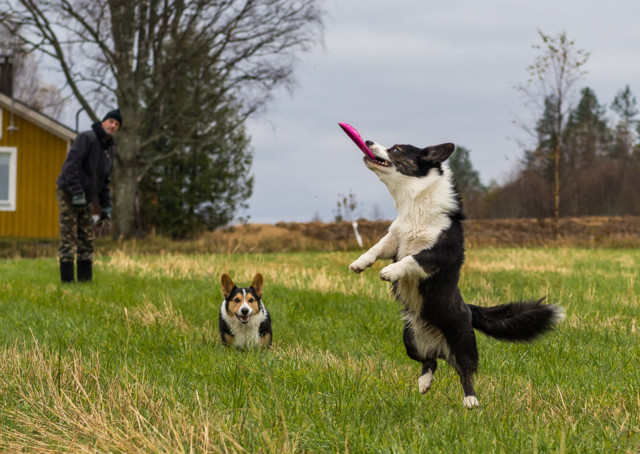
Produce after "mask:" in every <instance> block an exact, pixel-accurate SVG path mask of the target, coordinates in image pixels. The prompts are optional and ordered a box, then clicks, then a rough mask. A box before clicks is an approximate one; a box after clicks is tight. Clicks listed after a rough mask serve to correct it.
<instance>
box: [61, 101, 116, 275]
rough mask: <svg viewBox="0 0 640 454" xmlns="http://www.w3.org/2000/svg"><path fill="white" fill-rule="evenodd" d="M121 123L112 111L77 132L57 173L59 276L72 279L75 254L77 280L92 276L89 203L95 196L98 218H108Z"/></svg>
mask: <svg viewBox="0 0 640 454" xmlns="http://www.w3.org/2000/svg"><path fill="white" fill-rule="evenodd" d="M121 126H122V116H121V115H120V110H119V109H116V110H112V111H111V112H109V113H107V115H105V117H104V118H103V119H102V122H95V123H94V124H93V125H92V126H91V130H89V131H85V132H81V133H80V134H78V136H77V137H76V140H75V141H74V142H73V145H72V146H71V149H70V150H69V153H67V158H66V159H65V161H64V164H63V165H62V171H61V172H60V176H58V180H57V184H58V190H57V197H58V206H59V207H60V247H59V248H58V260H59V261H60V279H61V280H62V282H74V267H73V259H74V254H75V255H76V256H77V264H78V282H87V281H91V280H92V278H93V272H92V262H93V240H94V233H93V218H92V212H91V211H92V202H93V200H94V199H95V198H96V197H97V198H98V203H99V204H100V207H101V208H102V214H101V215H100V219H101V220H108V219H111V209H112V207H111V189H110V188H109V185H110V183H111V171H112V170H113V159H114V155H115V151H116V148H115V145H116V144H115V142H114V141H113V134H115V133H116V132H117V131H118V130H119V129H120V127H121Z"/></svg>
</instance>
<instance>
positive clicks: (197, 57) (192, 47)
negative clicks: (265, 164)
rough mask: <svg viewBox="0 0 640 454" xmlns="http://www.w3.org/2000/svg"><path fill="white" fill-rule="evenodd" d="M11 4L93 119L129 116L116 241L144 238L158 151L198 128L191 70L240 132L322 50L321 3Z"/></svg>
mask: <svg viewBox="0 0 640 454" xmlns="http://www.w3.org/2000/svg"><path fill="white" fill-rule="evenodd" d="M13 2H14V3H12V5H13V7H11V11H10V13H11V14H12V15H13V17H15V18H17V19H19V23H20V25H21V28H20V30H19V36H20V38H21V40H22V43H24V44H25V45H27V46H29V47H30V48H32V49H35V50H38V51H40V52H42V53H44V54H45V55H47V56H49V57H51V58H53V59H54V60H55V61H57V62H58V64H59V66H60V69H61V71H62V73H63V75H64V78H65V80H66V83H67V85H68V87H67V89H68V90H69V91H70V92H71V93H73V96H74V97H75V99H76V100H77V101H78V103H79V104H80V105H81V106H82V108H83V109H84V110H85V111H86V112H87V114H88V115H89V116H90V117H91V118H92V119H93V120H94V121H98V119H99V118H100V117H99V115H98V113H100V114H102V113H103V112H97V111H96V106H98V107H100V109H101V110H104V111H106V110H108V109H111V108H112V107H113V106H114V105H115V104H117V105H118V106H119V108H120V110H121V112H122V116H123V128H122V130H121V131H120V132H119V133H118V134H119V137H118V153H117V161H116V168H115V173H114V195H115V201H116V204H115V226H116V234H120V235H122V236H124V237H125V238H128V237H131V236H133V235H134V234H135V233H137V229H138V226H137V225H136V219H137V215H138V211H139V209H138V207H137V192H138V191H137V189H138V184H139V182H140V179H141V178H142V176H143V175H144V173H145V171H146V170H147V169H149V168H150V167H151V166H153V165H155V164H156V163H157V162H158V161H160V160H162V159H165V158H167V157H169V156H171V155H172V153H173V151H172V150H169V151H167V152H166V153H164V154H159V153H158V152H157V147H153V146H152V145H153V143H154V142H156V141H158V140H160V139H163V138H164V137H165V135H166V134H167V131H171V133H172V141H173V142H177V141H176V139H177V138H176V136H175V132H176V131H178V130H182V131H183V135H182V138H183V140H184V141H185V142H188V141H189V140H190V139H191V138H192V137H193V134H192V133H193V131H194V129H195V128H197V127H198V126H197V125H196V124H190V123H187V122H186V121H184V119H185V118H187V117H188V115H187V113H188V111H189V109H190V108H191V106H192V105H193V100H194V97H195V96H197V94H196V93H195V92H194V91H190V90H189V87H190V85H189V83H188V80H185V77H184V76H182V75H183V74H184V73H185V71H184V70H183V69H184V68H186V67H189V68H190V69H191V71H189V73H191V74H193V73H200V74H203V75H206V77H210V80H209V85H210V87H212V89H211V90H208V92H207V96H206V98H202V99H201V100H200V101H201V103H202V104H203V105H207V106H209V107H210V108H211V109H223V108H225V105H226V104H229V103H231V104H232V105H233V109H234V111H236V112H239V114H238V115H237V117H236V118H237V119H238V121H237V122H236V126H237V127H242V125H243V123H244V120H246V118H247V117H248V116H250V115H252V114H253V113H255V112H256V111H258V110H260V109H262V108H263V107H264V106H265V104H266V103H267V102H268V101H269V100H270V93H271V92H272V90H273V89H274V88H276V87H279V86H282V85H285V86H290V84H291V82H292V74H293V68H294V63H295V56H296V54H297V53H298V52H299V51H303V50H307V49H308V48H309V47H310V46H311V45H312V44H313V43H315V42H316V41H317V39H318V38H319V36H320V31H321V25H322V24H321V11H320V9H319V8H318V7H317V5H316V3H317V0H163V1H160V0H107V1H104V2H94V1H92V0H13ZM0 14H2V12H1V11H0ZM198 69H201V71H198ZM181 77H182V78H181ZM177 82H179V83H177ZM201 82H202V81H201ZM214 88H215V90H214ZM175 90H182V93H181V95H182V96H183V97H184V99H185V102H184V103H176V102H175V98H176V96H175ZM167 98H170V99H168V100H167ZM221 105H222V106H221Z"/></svg>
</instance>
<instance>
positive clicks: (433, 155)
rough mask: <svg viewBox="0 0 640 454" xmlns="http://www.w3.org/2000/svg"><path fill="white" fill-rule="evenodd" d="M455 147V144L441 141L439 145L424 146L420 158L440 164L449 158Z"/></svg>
mask: <svg viewBox="0 0 640 454" xmlns="http://www.w3.org/2000/svg"><path fill="white" fill-rule="evenodd" d="M455 149H456V146H455V145H454V144H452V143H441V144H440V145H433V146H430V147H426V148H423V149H422V159H425V160H428V161H433V162H437V163H440V164H441V163H443V162H445V161H446V160H447V159H449V156H451V153H453V151H454V150H455Z"/></svg>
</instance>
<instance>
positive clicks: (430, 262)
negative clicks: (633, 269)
mask: <svg viewBox="0 0 640 454" xmlns="http://www.w3.org/2000/svg"><path fill="white" fill-rule="evenodd" d="M366 144H367V146H368V147H369V149H370V150H371V152H372V153H373V155H374V156H375V158H376V159H375V160H373V159H371V158H370V157H368V156H365V158H364V162H365V164H366V166H367V167H368V168H369V169H371V170H372V171H374V172H375V173H376V174H377V175H378V177H379V178H380V180H382V182H383V183H385V184H386V185H387V188H388V189H389V192H390V193H391V195H392V196H393V199H394V202H395V206H396V210H397V212H398V217H397V218H396V220H395V221H393V223H392V224H391V225H390V227H389V231H388V233H387V234H386V235H385V236H384V237H383V238H382V239H381V240H380V241H379V242H378V243H377V244H376V245H374V246H373V247H372V248H371V249H369V250H368V251H367V252H365V253H364V254H363V255H361V256H360V257H359V258H358V259H357V260H356V261H355V262H353V263H352V264H351V265H350V266H349V268H350V269H351V270H352V271H353V272H356V273H361V272H362V271H364V270H365V269H366V268H368V267H370V266H371V265H372V264H373V263H374V262H375V261H376V260H378V259H392V260H393V263H391V264H389V265H387V266H385V267H384V268H382V270H381V271H380V279H382V280H384V281H389V282H391V283H392V288H393V293H394V295H395V297H396V299H397V300H398V301H399V302H400V303H401V304H402V305H403V306H404V322H405V323H404V332H403V340H404V345H405V348H406V351H407V354H408V355H409V357H410V358H412V359H414V360H416V361H418V362H420V363H422V372H421V375H420V378H419V379H418V389H419V391H420V393H421V394H424V393H426V392H427V391H428V390H429V388H430V387H431V382H432V378H433V373H434V372H435V370H436V367H437V363H436V360H437V359H445V360H446V361H447V362H449V364H451V366H452V367H453V368H454V369H455V370H456V372H457V373H458V375H459V376H460V381H461V383H462V388H463V390H464V400H463V405H464V406H465V407H467V408H473V407H476V406H478V405H479V403H478V399H477V398H476V393H475V390H474V387H473V375H474V373H475V372H476V371H477V368H478V350H477V347H476V338H475V332H474V328H475V329H478V330H480V331H482V332H483V333H485V334H487V335H489V336H492V337H495V338H497V339H501V340H506V341H512V342H526V341H532V340H534V339H535V338H536V337H538V336H539V335H541V334H542V333H544V332H545V331H548V330H550V329H552V328H553V327H554V326H555V325H556V324H558V323H559V322H560V321H561V320H562V319H563V318H564V312H563V311H562V309H561V308H560V307H558V306H555V305H545V304H543V303H542V300H538V301H522V302H514V303H508V304H503V305H499V306H495V307H488V308H487V307H479V306H474V305H471V304H466V303H465V302H464V300H463V299H462V295H461V294H460V290H459V289H458V280H459V278H460V268H461V267H462V263H463V261H464V234H463V225H462V221H463V220H464V218H465V216H464V213H463V211H462V202H461V197H460V194H459V193H458V191H457V189H456V186H455V183H454V179H453V175H452V173H451V170H450V169H449V167H448V165H447V164H446V163H445V161H446V160H447V159H448V158H449V156H451V154H452V153H453V151H454V149H455V146H454V145H453V144H451V143H445V144H441V145H436V146H431V147H426V148H417V147H414V146H412V145H394V146H393V147H391V148H385V147H383V146H381V145H378V144H376V143H374V142H370V141H367V142H366Z"/></svg>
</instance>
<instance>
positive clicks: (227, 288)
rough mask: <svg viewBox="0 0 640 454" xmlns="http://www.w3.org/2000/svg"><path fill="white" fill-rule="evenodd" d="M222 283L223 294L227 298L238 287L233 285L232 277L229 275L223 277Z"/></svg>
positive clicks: (225, 274)
mask: <svg viewBox="0 0 640 454" xmlns="http://www.w3.org/2000/svg"><path fill="white" fill-rule="evenodd" d="M220 281H221V282H222V294H223V295H224V297H225V298H226V297H228V296H229V295H230V294H231V291H232V290H233V289H234V288H235V287H236V284H234V283H233V281H232V280H231V276H229V275H228V274H227V273H224V274H223V275H222V278H221V279H220Z"/></svg>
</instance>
